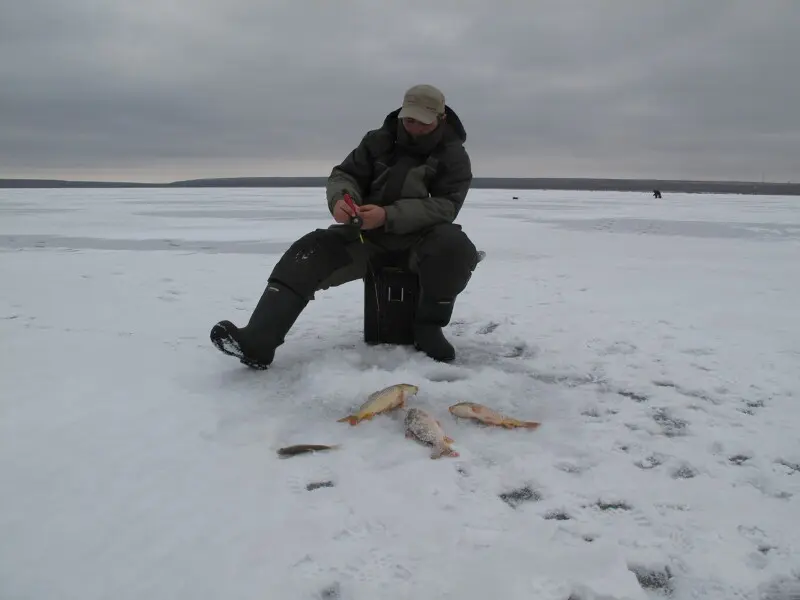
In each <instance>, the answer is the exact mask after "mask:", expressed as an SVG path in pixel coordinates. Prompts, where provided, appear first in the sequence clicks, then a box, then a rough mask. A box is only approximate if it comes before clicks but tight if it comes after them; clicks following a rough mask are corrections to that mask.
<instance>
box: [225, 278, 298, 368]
mask: <svg viewBox="0 0 800 600" xmlns="http://www.w3.org/2000/svg"><path fill="white" fill-rule="evenodd" d="M307 304H308V300H307V299H305V298H302V297H301V296H299V295H297V294H296V293H295V292H294V291H293V290H291V289H289V288H287V287H285V286H283V285H281V284H279V283H275V282H270V283H268V284H267V287H266V289H265V290H264V293H263V294H261V298H260V299H259V301H258V304H257V305H256V308H255V310H253V314H252V315H251V316H250V321H249V322H248V323H247V325H246V326H245V327H241V328H239V327H236V325H234V324H233V323H231V322H230V321H227V320H226V321H220V322H219V323H217V324H216V325H214V327H212V328H211V335H210V337H211V342H212V343H213V344H214V346H216V347H217V349H218V350H219V351H220V352H223V353H224V354H228V355H230V356H234V357H236V358H238V359H239V361H240V362H241V363H242V364H244V365H247V366H248V367H251V368H254V369H262V370H263V369H266V368H268V367H269V365H270V364H272V361H273V359H274V358H275V349H276V348H277V347H278V346H280V345H281V344H283V342H284V338H285V337H286V334H287V333H289V330H290V329H291V328H292V326H293V325H294V323H295V321H296V320H297V317H299V316H300V313H302V312H303V309H304V308H305V307H306V305H307Z"/></svg>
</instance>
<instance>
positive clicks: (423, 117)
mask: <svg viewBox="0 0 800 600" xmlns="http://www.w3.org/2000/svg"><path fill="white" fill-rule="evenodd" d="M406 117H410V118H412V119H414V120H416V121H421V122H422V123H425V124H426V125H430V124H431V123H433V122H434V121H435V120H436V115H435V114H433V113H431V112H430V111H428V110H425V109H424V108H420V107H418V106H404V107H403V108H401V109H400V112H399V113H398V114H397V118H398V119H405V118H406Z"/></svg>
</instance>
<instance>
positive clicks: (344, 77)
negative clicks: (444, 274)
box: [0, 0, 800, 181]
mask: <svg viewBox="0 0 800 600" xmlns="http://www.w3.org/2000/svg"><path fill="white" fill-rule="evenodd" d="M0 6H1V8H0V177H62V178H69V179H125V180H133V181H171V180H175V179H187V178H193V177H227V176H270V175H323V176H324V175H327V174H328V172H329V171H330V168H331V166H333V165H334V164H336V163H338V162H339V161H341V160H342V159H343V158H344V157H345V156H346V155H347V153H348V152H350V150H351V149H352V148H353V147H354V146H355V145H356V144H357V143H358V142H359V141H360V139H361V137H362V135H363V134H364V133H365V132H366V131H367V130H368V129H372V128H375V127H378V126H380V124H381V123H382V121H383V118H384V116H385V115H386V113H388V112H390V111H391V110H393V109H395V108H398V107H399V106H400V103H401V101H402V95H403V92H404V91H405V89H406V88H407V87H409V86H411V85H413V84H415V83H431V84H434V85H437V86H438V87H440V88H441V89H442V90H443V91H444V93H445V96H446V98H447V102H448V104H449V105H450V106H451V107H452V108H453V109H454V110H455V111H456V112H457V113H458V114H459V116H460V118H461V119H462V121H463V123H464V125H465V127H466V130H467V134H468V140H467V149H468V150H469V152H470V154H471V156H472V159H473V170H474V173H475V175H476V176H519V177H582V176H586V177H657V178H695V179H755V180H761V178H762V177H763V178H765V179H767V180H771V181H788V180H792V181H800V0H759V1H755V0H702V1H698V0H649V1H648V0H644V1H643V0H608V1H606V2H598V1H596V0H582V1H571V0H552V1H547V2H538V1H537V2H533V1H532V0H519V1H517V2H501V1H499V0H498V1H497V2H491V1H489V0H482V1H480V2H479V1H474V0H449V1H445V0H440V1H439V2H430V1H429V0H402V1H394V0H380V1H377V0H362V1H357V0H335V1H334V0H324V1H323V0H286V1H283V0H280V1H278V0H136V1H131V2H112V1H108V0H68V1H65V0H24V1H19V2H11V1H9V0H3V2H2V3H1V4H0Z"/></svg>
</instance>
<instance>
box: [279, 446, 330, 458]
mask: <svg viewBox="0 0 800 600" xmlns="http://www.w3.org/2000/svg"><path fill="white" fill-rule="evenodd" d="M336 448H339V444H333V445H326V444H298V445H296V446H286V447H285V448H280V449H279V450H278V456H282V457H284V458H287V457H289V456H297V455H298V454H306V453H307V452H323V451H325V450H335V449H336Z"/></svg>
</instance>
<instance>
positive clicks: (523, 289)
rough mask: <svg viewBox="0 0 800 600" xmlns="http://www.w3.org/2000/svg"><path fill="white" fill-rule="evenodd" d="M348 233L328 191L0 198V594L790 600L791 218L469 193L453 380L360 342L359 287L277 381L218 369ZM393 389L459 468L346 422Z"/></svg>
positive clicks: (304, 337)
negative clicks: (302, 268)
mask: <svg viewBox="0 0 800 600" xmlns="http://www.w3.org/2000/svg"><path fill="white" fill-rule="evenodd" d="M512 196H519V199H517V200H514V199H512ZM331 222H332V219H331V218H330V215H329V214H328V212H327V207H326V206H325V200H324V193H323V191H322V190H317V189H242V188H238V189H221V188H206V189H157V190H142V189H108V190H97V189H95V190H92V189H86V190H0V281H1V282H2V284H0V481H2V493H0V598H3V599H6V598H8V599H9V600H17V599H26V600H27V599H29V598H30V599H36V600H39V599H42V600H44V599H51V598H52V599H55V598H58V599H59V600H73V599H74V600H100V599H107V598H114V599H115V600H141V599H144V598H146V599H147V600H162V599H163V600H176V599H179V598H180V599H183V598H187V599H188V598H191V599H192V600H205V599H209V600H212V599H213V600H219V599H222V598H224V599H225V600H251V599H252V600H255V599H259V600H263V599H264V598H276V599H277V598H282V599H289V598H291V599H298V600H300V599H306V598H308V599H313V598H327V599H328V600H332V599H340V600H356V599H358V600H360V599H370V600H376V599H378V598H380V599H381V600H393V599H401V598H402V599H408V598H441V599H445V598H458V599H459V600H472V599H476V600H477V599H481V600H483V599H485V598H486V597H497V598H503V599H517V598H520V599H522V598H525V599H529V598H536V599H537V600H568V598H570V597H572V598H573V600H576V599H579V600H599V599H604V600H612V599H620V600H622V599H631V600H633V599H646V598H659V597H662V596H661V594H663V593H664V592H665V591H668V592H670V593H671V594H672V599H673V600H684V599H687V600H688V599H690V598H691V599H693V600H694V599H719V600H731V599H732V598H744V599H752V600H763V599H766V598H769V599H770V600H783V599H787V600H788V599H789V598H798V597H800V561H798V556H799V555H800V526H798V524H797V522H798V515H800V435H798V429H799V428H800V368H798V367H799V366H800V309H798V307H800V277H799V276H798V274H800V200H798V199H797V198H792V197H764V196H761V197H759V196H721V195H683V194H665V195H664V197H663V198H662V199H658V200H656V199H653V198H652V197H651V196H649V195H646V194H634V193H629V194H624V193H583V192H561V191H559V192H546V191H524V190H523V191H511V190H502V191H492V190H475V191H472V192H470V194H469V196H468V198H467V202H466V205H465V208H464V210H463V211H462V213H461V215H460V217H459V220H458V222H459V223H461V224H462V225H463V226H464V228H465V231H466V232H467V233H468V234H469V235H470V236H471V237H472V239H473V240H474V241H475V242H476V245H477V246H478V248H480V249H482V250H485V251H486V252H487V257H486V259H485V260H484V261H483V262H482V263H481V264H480V265H479V267H478V269H477V270H476V272H475V275H474V276H473V278H472V280H471V282H470V284H469V287H468V288H467V291H466V292H465V293H464V294H463V295H462V296H461V297H460V298H459V300H458V302H457V305H456V309H455V313H454V321H453V322H452V323H451V325H450V326H449V327H448V328H447V330H446V332H447V335H448V336H449V338H450V339H451V341H452V342H453V344H454V346H455V347H456V351H457V352H458V360H457V361H456V362H455V363H454V364H450V365H441V364H437V363H434V362H432V361H430V360H428V359H427V358H425V357H424V355H422V354H420V353H418V352H415V351H413V350H411V349H408V348H397V347H395V348H391V347H389V348H368V347H366V346H365V345H364V344H363V343H362V337H361V336H362V314H363V313H362V311H363V304H362V303H363V300H362V297H363V290H362V286H361V284H360V283H359V282H355V283H353V284H350V285H347V286H343V287H341V288H336V289H333V290H329V291H326V292H323V293H321V294H319V295H318V296H317V299H316V300H315V301H314V302H312V303H311V304H310V305H309V307H308V308H307V309H306V311H305V312H304V314H303V315H302V316H301V317H300V319H299V320H298V322H297V324H296V325H295V327H294V329H293V330H292V332H291V333H290V334H289V336H288V337H287V342H286V344H285V345H283V346H282V347H280V348H279V349H278V352H277V356H276V360H275V362H274V363H273V366H272V367H271V368H270V370H268V371H250V370H247V369H246V368H244V367H243V366H241V365H240V364H239V363H238V362H237V361H236V360H233V359H231V358H230V357H227V356H224V355H222V354H220V353H219V352H217V351H216V349H214V348H213V346H212V345H211V343H210V341H209V340H208V332H209V330H210V328H211V326H212V325H213V324H214V323H215V322H217V321H219V320H220V319H224V318H229V319H231V320H233V321H234V322H237V323H243V322H246V320H247V318H248V317H249V314H250V311H251V310H252V308H253V307H254V306H255V302H256V301H257V300H258V297H259V296H260V294H261V292H262V290H263V288H264V285H265V283H266V278H267V276H268V275H269V273H270V271H271V269H272V267H273V265H274V264H275V263H276V262H277V260H278V258H279V257H280V253H281V252H283V250H285V249H286V248H287V247H288V245H289V244H290V243H291V242H292V241H293V240H294V239H295V238H297V237H299V236H300V235H302V234H303V233H305V232H307V231H309V230H310V229H312V228H315V227H327V226H328V225H329V224H331ZM400 382H406V383H414V384H416V385H419V387H420V391H419V394H418V395H417V396H416V397H415V398H414V399H412V400H411V401H410V402H409V406H414V405H416V406H422V407H424V408H426V409H428V410H430V411H432V412H433V413H435V414H437V415H440V417H439V418H440V419H441V421H442V425H443V427H444V429H445V431H446V432H447V433H448V435H450V436H451V437H453V438H454V439H455V445H454V447H455V448H456V449H457V450H458V451H459V453H460V457H458V458H443V459H441V460H438V461H432V460H430V459H429V458H428V457H429V452H428V451H427V450H426V449H425V448H423V447H421V446H420V445H418V444H416V443H414V442H412V441H409V440H407V439H405V438H404V436H403V430H402V414H401V413H400V414H392V415H382V416H379V417H377V418H376V419H375V420H373V421H371V422H367V423H364V424H361V425H359V426H358V427H350V426H348V425H346V424H342V423H337V422H336V420H337V419H338V418H340V417H342V416H344V415H346V414H348V413H349V412H350V411H351V410H352V409H353V408H355V407H357V406H358V405H359V404H360V403H361V402H362V401H363V400H364V399H365V398H366V396H367V395H368V394H369V393H371V392H373V391H375V390H377V389H380V388H382V387H384V386H386V385H390V384H393V383H400ZM464 400H471V401H477V402H481V403H484V404H487V405H489V406H491V407H492V408H495V409H497V410H500V411H503V412H506V413H507V414H509V415H512V416H516V417H519V418H524V419H529V420H540V421H541V422H542V426H541V427H540V428H539V429H538V430H535V431H505V430H501V429H491V428H485V427H478V426H476V425H475V424H473V423H470V422H464V421H455V420H454V419H453V418H452V417H451V416H450V415H449V414H448V413H447V407H448V406H449V405H451V404H453V403H455V402H459V401H464ZM294 443H320V444H341V448H340V449H338V450H336V451H335V452H330V453H326V454H317V455H313V456H301V457H296V458H292V459H288V460H280V459H278V457H277V456H276V453H275V450H276V449H277V448H279V447H281V446H286V445H289V444H294ZM309 488H310V489H309ZM793 594H795V595H794V596H793Z"/></svg>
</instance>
